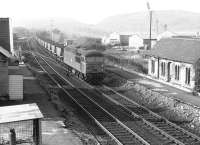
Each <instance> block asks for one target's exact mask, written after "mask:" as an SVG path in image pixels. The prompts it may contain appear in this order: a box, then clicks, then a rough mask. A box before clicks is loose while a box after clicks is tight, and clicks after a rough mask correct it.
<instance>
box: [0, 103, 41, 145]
mask: <svg viewBox="0 0 200 145" xmlns="http://www.w3.org/2000/svg"><path fill="white" fill-rule="evenodd" d="M41 118H43V115H42V113H41V112H40V110H39V108H38V106H37V104H35V103H33V104H23V105H14V106H4V107H0V144H9V143H10V130H14V131H15V136H16V144H22V143H26V144H30V145H31V144H34V145H41V144H42V138H41V121H40V120H41Z"/></svg>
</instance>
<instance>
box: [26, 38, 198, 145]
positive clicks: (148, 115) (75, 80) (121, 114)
mask: <svg viewBox="0 0 200 145" xmlns="http://www.w3.org/2000/svg"><path fill="white" fill-rule="evenodd" d="M25 45H27V47H29V53H30V54H32V55H33V58H34V59H35V62H37V63H38V67H40V68H41V69H42V70H43V71H44V72H45V73H46V74H48V76H49V77H50V78H51V80H53V82H54V83H55V84H56V85H57V87H58V88H59V90H60V93H61V96H62V97H61V98H62V99H63V100H65V101H66V100H67V101H70V102H71V104H73V106H74V107H76V108H78V109H79V110H81V112H82V113H81V114H84V115H83V116H87V119H88V120H90V121H91V122H92V123H93V124H96V125H97V126H98V127H99V128H101V130H102V131H103V132H104V133H105V134H107V135H108V136H110V138H112V139H113V140H114V141H115V143H116V144H136V145H139V144H146V145H149V144H153V145H156V144H157V145H160V144H171V145H172V144H173V145H175V144H180V145H184V144H186V145H187V144H188V145H198V144H200V138H199V137H198V136H196V135H194V134H192V133H190V132H188V131H186V130H185V129H183V128H181V127H179V126H177V125H176V124H174V123H171V122H169V121H168V120H166V119H165V118H163V117H161V116H159V115H158V114H155V113H153V112H152V111H150V110H149V109H147V108H146V107H144V106H141V105H139V104H137V103H136V102H134V101H133V100H131V99H128V98H127V97H126V96H123V95H121V94H119V93H118V92H116V91H114V90H113V89H112V88H109V87H108V86H103V85H99V86H91V85H90V84H88V83H87V82H85V81H83V80H82V79H80V77H78V75H76V74H75V73H73V72H72V71H71V72H69V71H68V68H67V67H64V65H63V63H61V62H59V61H56V59H55V56H53V54H51V53H49V52H48V51H46V50H47V49H45V48H44V47H43V46H41V45H39V44H38V43H37V42H36V40H33V39H32V40H29V41H27V43H26V44H25ZM49 49H50V48H49ZM99 142H100V141H99ZM100 143H101V142H100Z"/></svg>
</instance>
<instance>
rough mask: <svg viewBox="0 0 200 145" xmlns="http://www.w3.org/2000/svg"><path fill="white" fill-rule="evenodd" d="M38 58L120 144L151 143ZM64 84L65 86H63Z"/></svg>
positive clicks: (72, 97)
mask: <svg viewBox="0 0 200 145" xmlns="http://www.w3.org/2000/svg"><path fill="white" fill-rule="evenodd" d="M35 58H36V60H37V61H38V63H39V64H40V66H41V67H42V68H43V70H44V71H46V72H47V73H48V74H49V75H50V76H51V78H52V79H53V80H54V81H55V82H56V83H57V84H58V86H59V87H60V88H61V89H62V93H63V95H67V96H69V97H70V98H71V99H72V100H73V101H74V102H76V103H77V105H79V107H81V108H82V109H83V110H84V111H85V112H86V113H87V114H88V115H89V116H90V117H91V118H92V119H93V120H94V121H95V122H96V123H97V124H98V125H99V126H100V127H101V128H102V129H103V130H104V131H105V132H106V133H107V134H108V135H110V136H111V137H112V138H113V139H114V140H115V142H116V143H117V144H119V145H150V144H149V143H148V142H146V141H145V140H144V139H143V138H142V137H140V136H139V135H137V134H136V133H135V132H133V131H132V130H130V129H129V128H128V127H127V126H126V125H124V124H123V123H122V122H121V121H119V120H118V119H117V118H115V117H114V116H113V115H112V114H110V113H109V112H108V111H106V110H105V109H104V108H103V107H101V106H100V105H99V104H98V103H96V102H94V101H93V100H92V99H90V98H89V97H88V96H86V95H85V94H82V93H81V92H79V91H77V89H76V88H75V86H73V85H72V84H71V85H70V83H69V82H68V83H66V81H63V80H61V79H60V78H59V77H58V76H57V75H54V76H53V74H55V70H54V69H53V68H51V67H50V66H49V65H48V63H47V62H45V60H44V59H42V58H41V56H35ZM62 86H64V87H62Z"/></svg>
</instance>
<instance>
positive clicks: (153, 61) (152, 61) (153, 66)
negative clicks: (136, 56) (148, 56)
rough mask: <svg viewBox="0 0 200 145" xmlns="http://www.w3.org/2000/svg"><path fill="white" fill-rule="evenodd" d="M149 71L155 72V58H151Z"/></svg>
mask: <svg viewBox="0 0 200 145" xmlns="http://www.w3.org/2000/svg"><path fill="white" fill-rule="evenodd" d="M151 73H152V74H154V73H155V60H151Z"/></svg>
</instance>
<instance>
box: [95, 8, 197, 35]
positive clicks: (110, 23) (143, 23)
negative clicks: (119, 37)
mask: <svg viewBox="0 0 200 145" xmlns="http://www.w3.org/2000/svg"><path fill="white" fill-rule="evenodd" d="M156 20H158V21H159V23H158V28H159V31H163V30H164V25H165V24H167V26H168V29H169V30H171V31H174V32H196V31H200V13H193V12H187V11H181V10H170V11H153V23H152V24H153V28H152V29H153V30H154V31H156ZM96 27H97V28H100V29H104V30H106V31H117V32H146V31H149V13H148V12H147V11H146V12H136V13H130V14H121V15H115V16H111V17H108V18H106V19H104V20H102V21H101V22H100V23H98V24H97V25H96Z"/></svg>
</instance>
